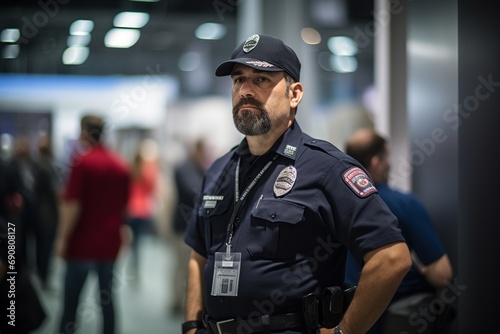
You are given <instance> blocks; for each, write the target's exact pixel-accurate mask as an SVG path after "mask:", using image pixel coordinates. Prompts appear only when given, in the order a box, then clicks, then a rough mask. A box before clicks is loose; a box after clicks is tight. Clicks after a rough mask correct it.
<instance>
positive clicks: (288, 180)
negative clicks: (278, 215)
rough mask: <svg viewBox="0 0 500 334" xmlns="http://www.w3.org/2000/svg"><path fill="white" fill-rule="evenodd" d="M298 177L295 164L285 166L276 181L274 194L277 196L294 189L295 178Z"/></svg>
mask: <svg viewBox="0 0 500 334" xmlns="http://www.w3.org/2000/svg"><path fill="white" fill-rule="evenodd" d="M296 179H297V169H295V167H293V166H288V167H285V168H284V169H283V170H282V171H281V172H280V173H279V175H278V177H277V178H276V181H275V182H274V187H273V190H274V194H275V195H276V196H277V197H280V196H283V195H285V194H286V193H288V192H290V190H292V187H293V185H294V184H295V180H296Z"/></svg>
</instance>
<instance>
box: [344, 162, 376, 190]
mask: <svg viewBox="0 0 500 334" xmlns="http://www.w3.org/2000/svg"><path fill="white" fill-rule="evenodd" d="M342 179H343V180H344V182H345V183H346V184H347V185H348V186H349V188H351V190H352V191H354V193H355V194H356V195H358V196H359V197H366V196H368V195H370V194H372V193H376V192H377V188H375V186H374V185H373V184H372V182H371V181H370V178H369V177H368V175H366V173H365V172H364V171H363V170H362V169H361V168H359V167H351V168H349V169H348V170H346V171H345V172H344V174H342Z"/></svg>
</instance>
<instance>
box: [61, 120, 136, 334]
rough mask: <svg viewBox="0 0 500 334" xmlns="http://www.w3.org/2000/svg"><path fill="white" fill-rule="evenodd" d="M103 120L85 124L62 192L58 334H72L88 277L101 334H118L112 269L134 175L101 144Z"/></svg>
mask: <svg viewBox="0 0 500 334" xmlns="http://www.w3.org/2000/svg"><path fill="white" fill-rule="evenodd" d="M104 125H105V124H104V120H103V118H102V117H101V116H99V115H90V114H89V115H85V116H83V117H82V118H81V133H80V138H79V140H80V142H81V144H82V146H83V147H84V148H85V150H83V151H81V153H80V154H79V155H78V156H77V157H75V159H74V160H73V164H72V166H71V170H70V175H69V178H68V182H67V184H66V185H65V189H64V192H63V202H62V211H61V221H60V224H59V228H58V232H57V237H56V251H57V254H58V255H59V256H60V257H62V258H64V259H65V260H66V273H65V280H64V298H63V310H62V315H61V319H60V323H59V333H74V332H75V331H77V330H78V329H79V328H80V326H81V323H79V321H81V320H84V319H77V314H76V311H77V308H78V305H79V297H80V294H81V291H82V288H83V285H84V283H85V280H86V278H87V275H88V274H89V272H90V271H94V272H95V273H96V274H97V276H98V280H99V293H98V295H99V302H100V306H101V311H102V314H103V327H102V333H103V334H113V333H115V332H116V324H115V306H114V293H115V289H113V281H114V280H113V269H114V264H115V261H116V259H117V256H118V254H119V251H120V248H121V246H122V243H123V242H124V240H123V235H124V234H123V232H122V231H123V230H122V229H123V227H124V223H125V221H126V214H127V202H128V196H129V191H130V174H129V170H128V166H127V164H126V163H125V162H124V161H123V159H122V158H121V157H120V156H119V155H118V154H116V153H115V152H112V151H111V150H110V149H108V148H106V147H105V145H104V144H103V131H104Z"/></svg>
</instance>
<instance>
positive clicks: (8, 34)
mask: <svg viewBox="0 0 500 334" xmlns="http://www.w3.org/2000/svg"><path fill="white" fill-rule="evenodd" d="M20 36H21V33H20V32H19V29H15V28H9V29H4V30H2V35H1V36H0V40H1V41H2V42H4V43H15V42H17V41H18V40H19V37H20Z"/></svg>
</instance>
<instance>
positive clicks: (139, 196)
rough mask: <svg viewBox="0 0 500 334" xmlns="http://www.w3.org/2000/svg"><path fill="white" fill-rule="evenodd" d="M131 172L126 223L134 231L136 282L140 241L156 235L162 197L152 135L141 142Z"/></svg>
mask: <svg viewBox="0 0 500 334" xmlns="http://www.w3.org/2000/svg"><path fill="white" fill-rule="evenodd" d="M131 175H132V180H131V186H130V196H129V201H128V207H127V208H128V209H127V210H128V217H127V225H128V226H129V227H130V229H131V232H132V243H131V250H132V253H131V259H130V260H131V261H130V269H131V272H132V274H133V275H134V278H135V279H136V282H137V281H138V279H139V273H140V254H139V249H140V247H139V245H140V241H141V239H142V238H143V237H144V235H148V234H149V235H156V228H155V222H154V214H155V207H156V204H157V203H156V202H157V201H158V200H159V197H158V195H159V193H158V192H159V181H160V169H159V159H158V145H157V143H156V142H155V141H154V140H153V139H150V138H148V139H144V140H142V141H141V143H140V144H139V146H138V149H137V151H136V153H135V155H134V158H133V161H132V166H131Z"/></svg>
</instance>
